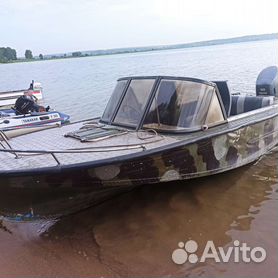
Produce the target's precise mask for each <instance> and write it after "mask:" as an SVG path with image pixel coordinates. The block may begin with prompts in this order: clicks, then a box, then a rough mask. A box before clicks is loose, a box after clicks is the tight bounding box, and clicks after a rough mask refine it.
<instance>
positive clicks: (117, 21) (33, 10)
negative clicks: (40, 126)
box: [0, 0, 278, 56]
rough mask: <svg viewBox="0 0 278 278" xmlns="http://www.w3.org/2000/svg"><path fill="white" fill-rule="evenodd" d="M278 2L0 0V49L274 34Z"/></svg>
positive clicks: (56, 49) (47, 50)
mask: <svg viewBox="0 0 278 278" xmlns="http://www.w3.org/2000/svg"><path fill="white" fill-rule="evenodd" d="M277 11H278V0H0V47H1V46H10V47H12V48H15V49H16V50H17V53H18V56H23V55H24V52H25V49H31V50H32V52H33V54H34V55H39V54H40V53H42V54H53V53H66V52H72V51H77V50H81V51H82V50H96V49H109V48H120V47H133V46H149V45H165V44H176V43H187V42H195V41H203V40H211V39H219V38H230V37H236V36H243V35H253V34H264V33H275V32H278V22H277V21H278V16H277Z"/></svg>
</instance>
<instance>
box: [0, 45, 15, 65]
mask: <svg viewBox="0 0 278 278" xmlns="http://www.w3.org/2000/svg"><path fill="white" fill-rule="evenodd" d="M14 60H17V56H16V51H15V49H12V48H10V47H0V63H8V62H10V61H14Z"/></svg>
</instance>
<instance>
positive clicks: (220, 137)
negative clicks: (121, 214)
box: [0, 66, 278, 215]
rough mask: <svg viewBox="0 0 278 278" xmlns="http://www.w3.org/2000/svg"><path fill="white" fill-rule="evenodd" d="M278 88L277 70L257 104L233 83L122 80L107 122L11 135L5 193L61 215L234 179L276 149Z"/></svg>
mask: <svg viewBox="0 0 278 278" xmlns="http://www.w3.org/2000/svg"><path fill="white" fill-rule="evenodd" d="M277 89H278V68H277V67H275V66H273V67H268V68H266V69H264V70H263V71H262V72H261V73H260V74H259V76H258V78H257V84H256V92H255V91H254V95H246V94H244V92H242V93H241V94H233V93H231V91H230V89H229V85H228V82H227V81H205V80H201V79H196V78H189V77H173V76H136V77H124V78H120V79H119V80H118V82H117V85H116V87H115V89H114V91H113V93H112V95H111V98H110V100H109V101H108V104H107V106H106V108H105V110H104V112H103V114H102V116H101V117H99V118H94V119H88V120H84V121H79V122H73V123H70V124H68V125H65V126H62V127H60V128H52V129H47V130H43V131H40V132H36V133H31V134H26V135H22V136H18V137H15V138H12V139H10V140H7V138H5V132H2V133H1V136H2V142H1V145H2V147H1V149H0V181H1V186H0V191H1V192H3V195H5V198H8V196H12V197H14V196H15V194H20V196H23V195H24V194H26V195H27V196H28V198H27V199H28V200H29V201H28V202H26V204H25V205H24V206H22V207H24V208H25V209H26V210H27V209H28V208H30V207H32V213H33V214H34V215H35V214H40V213H42V211H44V213H45V211H46V210H48V211H49V213H50V214H52V215H58V214H59V213H66V212H69V211H70V210H73V209H77V208H78V209H80V208H84V207H86V206H88V205H89V204H90V203H91V202H92V200H95V198H96V196H100V195H101V196H107V195H108V193H109V192H115V191H119V190H122V189H129V188H133V187H135V186H139V185H143V184H157V183H161V182H168V181H176V180H189V179H192V178H199V177H205V176H212V175H215V174H219V173H222V172H225V171H229V170H234V169H236V168H238V167H241V166H244V165H247V164H250V163H253V162H255V161H257V160H258V159H259V158H260V157H261V156H263V155H265V154H266V153H267V152H269V151H270V150H271V149H272V148H273V147H274V146H275V145H277V143H278V101H277V97H278V95H277ZM1 136H0V137H1ZM15 158H16V159H15ZM1 194H2V193H1ZM38 196H41V197H40V198H39V197H38ZM46 196H48V205H47V206H42V203H41V201H40V200H42V199H43V200H45V199H44V198H47V197H46ZM59 196H63V197H65V196H67V197H66V200H67V201H66V202H61V200H60V199H59V198H60V197H59ZM22 207H21V208H22Z"/></svg>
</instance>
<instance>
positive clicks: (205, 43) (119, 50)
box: [0, 33, 278, 64]
mask: <svg viewBox="0 0 278 278" xmlns="http://www.w3.org/2000/svg"><path fill="white" fill-rule="evenodd" d="M277 39H278V33H274V34H264V35H251V36H244V37H235V38H228V39H216V40H209V41H201V42H193V43H185V44H174V45H159V46H146V47H130V48H114V49H108V50H92V51H80V53H81V55H80V56H62V55H65V54H53V55H52V56H55V55H57V56H56V57H49V58H44V59H39V58H33V59H24V58H19V59H17V60H11V61H8V62H4V63H3V62H0V64H14V63H29V62H38V61H51V60H62V59H76V58H87V57H98V56H107V55H119V54H132V53H144V52H153V51H163V50H176V49H187V48H196V47H207V46H215V45H225V44H237V43H244V42H258V41H270V40H277ZM89 53H90V54H89ZM58 55H61V56H58ZM48 56H51V54H50V55H45V57H48Z"/></svg>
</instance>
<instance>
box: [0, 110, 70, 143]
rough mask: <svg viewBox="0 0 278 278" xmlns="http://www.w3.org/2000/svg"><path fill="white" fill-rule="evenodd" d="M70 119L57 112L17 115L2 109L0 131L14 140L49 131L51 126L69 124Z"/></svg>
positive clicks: (0, 112)
mask: <svg viewBox="0 0 278 278" xmlns="http://www.w3.org/2000/svg"><path fill="white" fill-rule="evenodd" d="M69 119H70V116H69V115H66V114H64V113H61V112H58V111H55V110H53V111H47V112H32V113H30V114H25V115H17V114H16V113H15V111H14V110H13V109H5V110H4V109H2V110H0V131H4V132H5V134H6V136H7V137H8V138H12V137H16V136H19V135H23V134H26V133H31V132H34V131H40V130H43V129H48V128H50V127H51V126H52V127H55V126H61V125H62V124H65V123H67V122H69ZM0 140H1V139H0Z"/></svg>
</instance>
